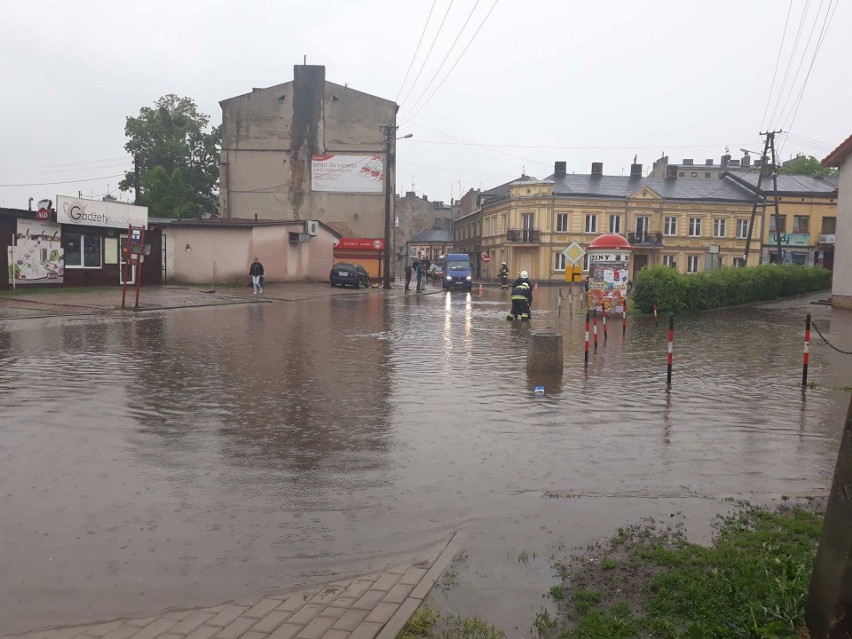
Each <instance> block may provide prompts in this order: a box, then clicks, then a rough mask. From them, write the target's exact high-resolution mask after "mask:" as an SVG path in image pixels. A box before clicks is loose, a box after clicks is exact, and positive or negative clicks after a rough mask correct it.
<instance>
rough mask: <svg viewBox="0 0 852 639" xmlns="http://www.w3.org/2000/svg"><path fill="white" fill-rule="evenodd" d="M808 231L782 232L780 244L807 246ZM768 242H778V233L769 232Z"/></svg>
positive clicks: (773, 244)
mask: <svg viewBox="0 0 852 639" xmlns="http://www.w3.org/2000/svg"><path fill="white" fill-rule="evenodd" d="M810 239H811V235H810V233H782V234H781V246H808V245H809V244H810ZM769 244H770V245H772V246H776V245H777V244H778V235H777V234H775V233H770V235H769Z"/></svg>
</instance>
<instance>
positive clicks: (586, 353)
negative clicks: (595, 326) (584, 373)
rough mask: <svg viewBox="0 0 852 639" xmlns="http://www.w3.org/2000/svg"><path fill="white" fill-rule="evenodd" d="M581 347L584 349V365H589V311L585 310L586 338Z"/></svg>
mask: <svg viewBox="0 0 852 639" xmlns="http://www.w3.org/2000/svg"><path fill="white" fill-rule="evenodd" d="M583 348H584V349H585V354H584V356H583V357H584V359H585V367H586V368H588V367H589V311H586V339H585V342H584V343H583Z"/></svg>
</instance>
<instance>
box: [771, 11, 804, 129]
mask: <svg viewBox="0 0 852 639" xmlns="http://www.w3.org/2000/svg"><path fill="white" fill-rule="evenodd" d="M809 5H810V0H805V7H804V9H803V10H802V17H801V18H799V28H798V29H797V30H796V39H795V40H794V41H793V49H792V50H791V51H790V58H789V59H788V60H787V68H786V69H785V71H784V79H783V81H782V82H781V88H780V89H778V96H777V98H776V100H775V108H773V109H772V115H771V116H769V123H768V124H769V126H771V125H772V124H773V122H775V114H776V113H777V112H778V107H779V106H780V105H781V96H782V95H783V94H784V87H786V86H787V78H788V77H789V75H790V68H791V67H792V66H793V59H794V58H795V57H796V49H798V47H799V38H800V37H801V35H802V27H803V26H804V25H805V18H806V17H807V14H808V6H809Z"/></svg>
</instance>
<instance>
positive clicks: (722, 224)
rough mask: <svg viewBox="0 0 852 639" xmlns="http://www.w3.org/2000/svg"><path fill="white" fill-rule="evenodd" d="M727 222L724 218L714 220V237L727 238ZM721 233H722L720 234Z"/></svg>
mask: <svg viewBox="0 0 852 639" xmlns="http://www.w3.org/2000/svg"><path fill="white" fill-rule="evenodd" d="M727 230H728V229H727V224H726V220H725V218H723V217H716V218H713V237H725V232H726V231H727ZM720 231H721V233H720Z"/></svg>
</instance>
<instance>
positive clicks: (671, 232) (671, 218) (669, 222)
mask: <svg viewBox="0 0 852 639" xmlns="http://www.w3.org/2000/svg"><path fill="white" fill-rule="evenodd" d="M663 235H665V236H666V237H673V236H675V235H677V216H676V215H667V216H666V219H665V223H664V225H663Z"/></svg>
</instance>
